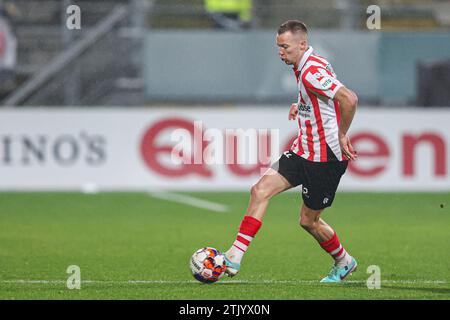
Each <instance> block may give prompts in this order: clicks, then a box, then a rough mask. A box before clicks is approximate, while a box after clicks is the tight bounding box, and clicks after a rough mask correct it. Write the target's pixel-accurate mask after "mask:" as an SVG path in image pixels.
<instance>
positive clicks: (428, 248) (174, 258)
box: [0, 192, 450, 300]
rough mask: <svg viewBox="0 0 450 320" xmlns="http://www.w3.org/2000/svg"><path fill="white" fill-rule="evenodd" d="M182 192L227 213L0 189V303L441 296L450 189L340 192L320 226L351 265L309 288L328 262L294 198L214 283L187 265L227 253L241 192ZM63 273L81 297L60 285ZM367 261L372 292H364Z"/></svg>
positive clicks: (274, 206) (283, 198)
mask: <svg viewBox="0 0 450 320" xmlns="http://www.w3.org/2000/svg"><path fill="white" fill-rule="evenodd" d="M184 194H187V195H190V196H194V197H196V198H200V199H204V200H208V201H212V202H216V203H221V204H226V205H227V206H228V208H229V210H228V212H224V213H219V212H215V211H209V210H206V209H201V208H196V207H192V206H189V205H183V204H180V203H175V202H171V201H167V200H161V199H156V198H153V197H152V196H151V195H150V194H146V193H98V194H81V193H13V192H8V193H0V299H171V300H178V299H195V300H196V299H227V300H231V299H233V300H234V299H269V300H272V299H282V300H290V299H450V201H449V200H450V194H449V193H343V192H340V193H338V194H337V197H336V199H335V202H334V204H333V206H332V207H331V208H329V209H327V210H325V212H324V214H323V218H324V220H325V221H327V222H328V223H329V224H331V225H332V226H333V227H334V228H335V230H336V231H337V233H338V235H339V237H340V239H341V241H342V243H343V245H344V246H345V248H346V249H347V251H349V253H350V254H352V255H353V256H354V257H355V258H356V259H357V260H358V264H359V266H358V270H357V271H356V272H354V273H353V274H352V275H351V276H349V277H348V278H347V279H348V281H346V282H345V283H341V284H320V283H319V280H320V279H321V278H322V277H323V276H324V275H325V274H326V273H327V272H328V271H329V269H330V267H331V264H332V260H331V258H330V257H329V256H328V255H327V254H326V253H325V252H324V251H323V250H322V249H321V248H320V247H319V245H318V244H317V242H316V241H315V240H314V239H313V238H312V237H311V236H309V235H308V234H307V233H306V231H304V230H302V229H301V228H300V227H299V223H298V221H299V207H300V204H301V197H300V194H299V193H297V192H290V193H284V194H280V195H278V196H276V197H275V198H273V199H272V200H271V202H270V204H269V207H268V210H267V214H266V218H265V220H264V222H263V225H262V228H261V230H260V232H259V233H258V235H257V236H256V238H255V239H254V241H253V242H252V244H251V245H250V247H249V251H248V252H247V255H246V256H245V258H244V260H243V265H242V270H241V272H240V274H239V275H238V276H236V277H235V278H232V279H229V278H227V277H224V278H223V279H222V280H221V281H219V282H218V283H215V284H212V285H208V284H201V283H199V282H196V281H195V280H194V278H193V277H192V276H191V274H190V271H189V267H188V262H189V258H190V256H191V254H192V253H193V252H194V251H195V250H197V249H199V248H201V247H203V246H212V247H216V248H218V249H219V250H226V249H228V247H229V246H230V245H231V243H232V242H233V241H234V238H235V235H236V232H237V229H238V227H239V224H240V221H241V219H242V216H243V214H244V213H245V210H246V208H247V204H248V198H249V194H248V193H247V192H211V193H194V192H191V193H184ZM70 265H77V266H79V267H80V270H81V289H80V290H76V289H74V290H69V289H68V288H67V287H66V281H67V278H68V277H69V276H70V275H69V274H67V273H66V270H67V267H68V266H70ZM370 265H376V266H379V268H380V270H381V289H368V288H367V286H366V280H367V279H368V278H369V276H370V275H371V274H370V273H368V272H367V268H368V267H369V266H370Z"/></svg>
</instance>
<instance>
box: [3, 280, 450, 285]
mask: <svg viewBox="0 0 450 320" xmlns="http://www.w3.org/2000/svg"><path fill="white" fill-rule="evenodd" d="M0 283H5V284H55V285H56V284H65V283H67V280H21V279H19V280H0ZM81 283H82V284H83V283H84V284H95V283H97V284H117V285H123V284H189V283H199V282H198V281H197V280H81ZM226 283H236V284H319V280H259V281H258V280H253V281H252V280H228V281H226V280H225V281H221V282H220V281H219V282H218V284H226ZM345 283H360V284H365V283H366V280H346V281H344V282H343V284H345ZM447 283H448V282H447V281H445V280H381V284H444V285H445V284H447Z"/></svg>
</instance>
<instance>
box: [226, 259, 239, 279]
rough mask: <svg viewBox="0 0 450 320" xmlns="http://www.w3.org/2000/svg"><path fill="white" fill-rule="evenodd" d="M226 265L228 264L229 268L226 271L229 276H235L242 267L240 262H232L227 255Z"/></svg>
mask: <svg viewBox="0 0 450 320" xmlns="http://www.w3.org/2000/svg"><path fill="white" fill-rule="evenodd" d="M225 265H226V266H227V269H226V270H225V273H226V274H227V275H228V276H229V277H234V276H235V275H237V273H238V272H239V269H240V268H241V264H240V263H236V262H231V261H230V260H229V259H228V258H227V256H226V255H225Z"/></svg>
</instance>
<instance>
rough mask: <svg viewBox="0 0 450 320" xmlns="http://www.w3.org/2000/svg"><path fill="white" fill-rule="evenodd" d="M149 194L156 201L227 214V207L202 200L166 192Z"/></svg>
mask: <svg viewBox="0 0 450 320" xmlns="http://www.w3.org/2000/svg"><path fill="white" fill-rule="evenodd" d="M149 194H150V195H151V196H152V197H155V198H158V199H163V200H168V201H173V202H178V203H182V204H187V205H190V206H193V207H197V208H202V209H206V210H212V211H216V212H227V211H228V206H226V205H223V204H220V203H215V202H211V201H207V200H203V199H198V198H194V197H191V196H188V195H184V194H179V193H170V192H166V191H159V192H149Z"/></svg>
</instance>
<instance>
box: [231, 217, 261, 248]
mask: <svg viewBox="0 0 450 320" xmlns="http://www.w3.org/2000/svg"><path fill="white" fill-rule="evenodd" d="M261 224H262V223H261V221H259V220H258V219H255V218H253V217H251V216H244V219H243V220H242V222H241V226H240V227H239V233H238V234H237V237H236V240H235V241H234V243H233V246H234V247H236V248H237V249H239V250H240V251H242V252H245V251H247V248H248V246H249V245H250V242H251V241H252V240H253V238H254V237H255V235H256V233H257V232H258V230H259V228H261Z"/></svg>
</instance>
